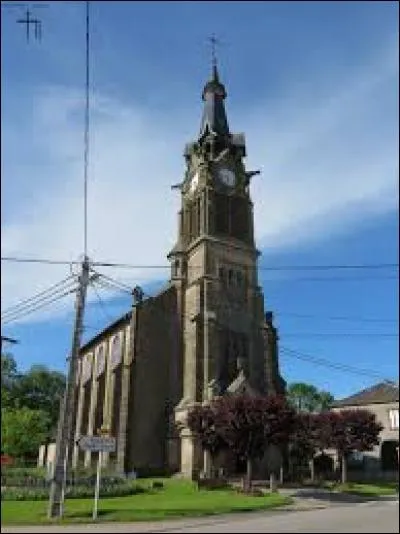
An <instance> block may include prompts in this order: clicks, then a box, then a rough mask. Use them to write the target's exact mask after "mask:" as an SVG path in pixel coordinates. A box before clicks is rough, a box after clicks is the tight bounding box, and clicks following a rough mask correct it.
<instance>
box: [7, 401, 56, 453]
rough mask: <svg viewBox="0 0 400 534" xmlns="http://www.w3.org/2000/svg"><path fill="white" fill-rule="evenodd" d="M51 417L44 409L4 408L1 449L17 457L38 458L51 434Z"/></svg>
mask: <svg viewBox="0 0 400 534" xmlns="http://www.w3.org/2000/svg"><path fill="white" fill-rule="evenodd" d="M49 428H50V418H49V416H48V414H47V413H46V412H44V411H42V410H31V409H29V408H26V407H23V408H2V410H1V450H2V452H3V453H5V454H8V455H10V456H13V457H15V458H21V459H24V460H26V459H29V458H36V457H37V454H38V449H39V446H40V445H41V444H42V443H44V442H45V441H46V439H47V436H48V434H49Z"/></svg>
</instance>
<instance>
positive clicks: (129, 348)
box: [117, 308, 137, 473]
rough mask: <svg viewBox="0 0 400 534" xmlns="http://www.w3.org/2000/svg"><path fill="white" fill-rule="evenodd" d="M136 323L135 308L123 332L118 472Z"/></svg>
mask: <svg viewBox="0 0 400 534" xmlns="http://www.w3.org/2000/svg"><path fill="white" fill-rule="evenodd" d="M136 324H137V310H136V308H134V309H133V310H132V317H131V324H130V325H129V326H128V328H127V329H126V333H125V350H124V357H123V361H122V378H121V403H120V413H119V431H118V437H117V470H118V472H119V473H124V472H125V457H126V454H127V451H126V446H127V439H128V436H127V430H128V416H129V399H130V379H131V371H132V361H133V355H134V345H135V332H136Z"/></svg>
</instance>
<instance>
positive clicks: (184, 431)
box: [175, 400, 203, 479]
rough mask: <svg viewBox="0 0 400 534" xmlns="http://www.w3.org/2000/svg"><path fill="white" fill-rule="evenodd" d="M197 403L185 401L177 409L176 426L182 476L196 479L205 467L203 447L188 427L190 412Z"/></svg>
mask: <svg viewBox="0 0 400 534" xmlns="http://www.w3.org/2000/svg"><path fill="white" fill-rule="evenodd" d="M196 404H197V403H190V402H187V401H185V400H183V401H182V402H180V403H179V405H178V406H177V407H176V408H175V424H176V427H177V428H178V431H179V435H180V440H181V466H180V474H181V475H182V476H183V477H185V478H191V479H194V478H196V477H197V476H198V475H199V474H200V471H201V469H202V467H203V457H202V451H201V446H200V443H199V442H198V440H197V439H196V438H195V437H194V436H193V434H192V432H191V431H190V429H189V428H188V427H187V414H188V410H189V409H190V408H191V407H192V406H195V405H196Z"/></svg>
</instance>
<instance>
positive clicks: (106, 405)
mask: <svg viewBox="0 0 400 534" xmlns="http://www.w3.org/2000/svg"><path fill="white" fill-rule="evenodd" d="M111 343H112V338H111V339H109V340H108V343H107V360H106V361H107V369H106V376H105V380H106V387H105V392H104V399H103V424H102V428H104V429H110V428H111V417H112V400H113V399H112V396H113V393H114V380H115V375H114V373H113V371H112V369H111V361H110V360H111ZM109 457H110V453H109V452H103V453H102V455H101V465H102V467H106V466H107V465H108V460H109Z"/></svg>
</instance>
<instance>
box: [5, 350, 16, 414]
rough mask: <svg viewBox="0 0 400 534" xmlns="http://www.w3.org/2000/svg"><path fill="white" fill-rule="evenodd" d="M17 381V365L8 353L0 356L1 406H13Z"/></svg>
mask: <svg viewBox="0 0 400 534" xmlns="http://www.w3.org/2000/svg"><path fill="white" fill-rule="evenodd" d="M17 380H18V373H17V363H16V361H15V359H14V357H13V356H12V354H9V353H2V355H1V406H2V408H5V407H10V406H13V405H15V384H16V382H17Z"/></svg>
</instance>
